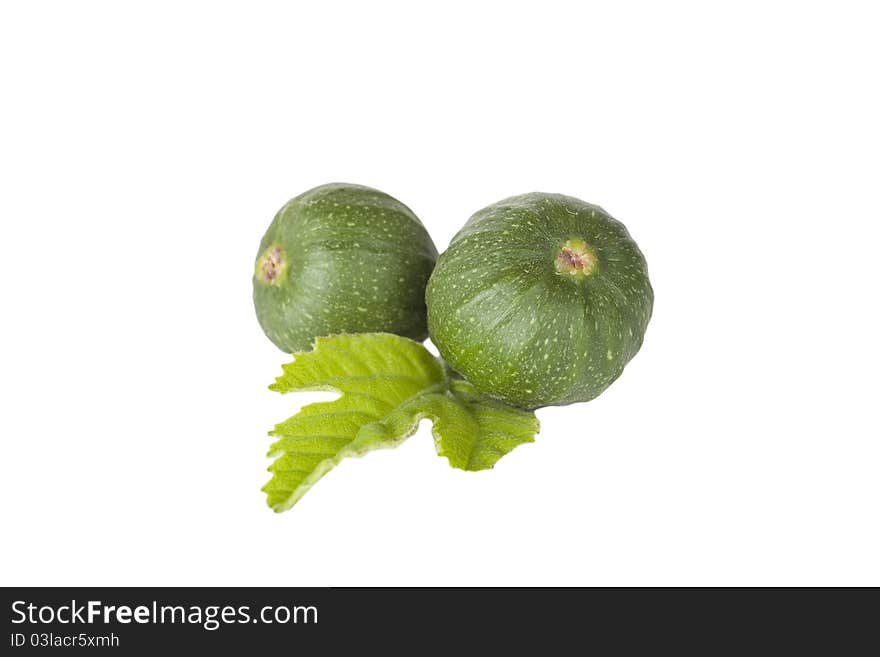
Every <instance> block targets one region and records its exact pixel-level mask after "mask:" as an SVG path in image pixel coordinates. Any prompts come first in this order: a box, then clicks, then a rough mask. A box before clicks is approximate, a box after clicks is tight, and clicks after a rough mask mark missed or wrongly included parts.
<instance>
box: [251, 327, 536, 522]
mask: <svg viewBox="0 0 880 657" xmlns="http://www.w3.org/2000/svg"><path fill="white" fill-rule="evenodd" d="M283 369H284V373H283V374H282V375H281V376H280V377H278V379H276V381H275V383H274V384H273V385H272V386H270V388H271V389H272V390H275V391H277V392H281V393H288V392H298V391H306V390H332V391H336V392H339V393H341V396H340V397H339V398H338V399H335V400H333V401H330V402H318V403H316V404H309V405H308V406H304V407H303V408H302V409H300V412H299V413H297V414H296V415H294V416H293V417H291V418H290V419H288V420H286V421H285V422H282V423H281V424H278V425H276V427H275V429H274V430H273V431H271V432H270V435H272V436H276V437H278V440H277V441H276V442H275V443H274V444H273V445H272V447H271V449H270V451H269V456H270V457H273V456H274V457H277V458H276V460H275V462H274V463H273V464H272V465H271V466H270V467H269V470H270V472H272V473H273V476H272V479H271V480H270V481H269V482H268V483H267V484H266V485H265V486H264V487H263V490H264V491H265V492H266V494H267V502H268V504H269V506H271V507H272V508H273V509H274V510H275V511H284V510H286V509H289V508H290V507H291V506H293V505H294V504H295V503H296V502H297V501H298V500H299V499H300V498H301V497H302V496H303V495H304V494H305V493H306V491H308V489H309V488H310V487H311V486H312V485H313V484H314V483H315V482H316V481H318V480H319V479H320V478H321V477H323V476H324V474H326V473H327V472H328V471H329V470H330V469H331V468H333V466H335V465H336V464H337V463H339V462H340V461H341V460H342V459H343V458H345V457H348V456H361V455H363V454H365V453H366V452H368V451H371V450H374V449H380V448H384V447H394V446H396V445H398V444H399V443H401V442H402V441H403V440H405V439H406V438H408V437H409V436H411V435H412V434H413V433H415V431H416V430H417V429H418V424H419V421H420V420H422V419H425V418H428V419H430V420H431V421H432V422H433V423H434V427H433V434H434V441H435V445H436V449H437V453H438V454H440V455H441V456H445V457H446V458H447V459H448V460H449V463H450V465H452V466H453V467H456V468H460V469H463V470H483V469H486V468H491V467H492V466H493V465H494V464H495V463H496V462H497V461H498V459H500V458H501V457H502V456H504V455H505V454H507V453H508V452H509V451H510V450H512V449H513V448H514V447H516V446H517V445H520V444H522V443H525V442H532V441H533V440H534V434H535V433H536V432H537V431H538V421H537V419H536V418H535V415H534V413H531V412H529V411H523V410H520V409H516V408H513V407H511V406H508V405H506V404H504V403H502V402H499V401H496V400H492V399H489V398H486V397H484V396H481V395H479V394H478V393H477V392H476V391H475V390H474V388H473V386H471V384H469V383H467V382H466V381H460V380H452V379H451V378H450V376H449V375H448V373H447V370H446V369H445V367H444V366H443V364H442V363H441V362H440V361H438V360H437V359H436V358H434V356H432V355H431V353H430V352H429V351H428V350H427V349H425V348H424V347H423V346H422V345H421V344H419V343H417V342H414V341H412V340H409V339H407V338H402V337H399V336H396V335H391V334H388V333H367V334H359V335H338V336H333V337H329V338H318V340H317V341H316V343H315V348H314V350H313V351H309V352H304V353H299V354H295V355H294V361H293V362H292V363H290V364H288V365H285V366H284V368H283Z"/></svg>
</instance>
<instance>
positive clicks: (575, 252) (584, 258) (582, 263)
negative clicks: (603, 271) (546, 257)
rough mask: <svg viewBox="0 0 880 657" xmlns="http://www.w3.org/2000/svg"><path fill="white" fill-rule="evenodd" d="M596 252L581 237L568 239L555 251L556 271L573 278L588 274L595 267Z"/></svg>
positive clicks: (596, 260) (596, 261)
mask: <svg viewBox="0 0 880 657" xmlns="http://www.w3.org/2000/svg"><path fill="white" fill-rule="evenodd" d="M597 263H598V259H597V258H596V253H595V252H594V251H593V249H592V248H590V247H589V246H588V245H587V243H586V242H584V241H583V240H581V239H570V240H567V241H566V242H565V244H563V245H562V248H561V249H559V251H557V253H556V263H555V264H556V271H557V272H559V273H560V274H567V275H569V276H573V277H574V278H583V277H584V276H588V275H590V274H591V273H593V271H594V270H595V269H596V265H597Z"/></svg>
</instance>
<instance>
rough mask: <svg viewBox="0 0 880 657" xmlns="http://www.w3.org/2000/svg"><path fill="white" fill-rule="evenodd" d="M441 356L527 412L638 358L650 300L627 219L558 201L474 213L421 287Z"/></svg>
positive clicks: (584, 390) (593, 385)
mask: <svg viewBox="0 0 880 657" xmlns="http://www.w3.org/2000/svg"><path fill="white" fill-rule="evenodd" d="M426 299H427V305H428V329H429V332H430V335H431V340H432V341H433V342H434V344H435V345H436V346H437V349H438V350H439V351H440V355H441V356H442V357H443V358H444V359H445V360H446V361H447V362H448V363H449V364H450V365H451V366H452V367H453V368H454V369H455V370H457V371H458V372H460V373H461V374H462V375H464V377H465V378H466V379H468V380H469V381H470V382H471V383H473V384H474V386H475V387H476V388H477V389H478V390H479V391H480V392H483V393H485V394H488V395H492V396H494V397H497V398H499V399H502V400H504V401H506V402H508V403H510V404H514V405H516V406H520V407H523V408H538V407H540V406H550V405H557V404H571V403H574V402H580V401H587V400H590V399H593V398H594V397H596V396H597V395H598V394H599V393H601V392H602V391H603V390H605V388H607V387H608V386H609V385H610V384H611V383H612V381H614V380H615V379H616V378H617V377H618V376H620V373H621V372H622V371H623V368H624V366H625V365H626V364H627V363H628V362H629V360H630V359H631V358H632V357H633V356H635V354H636V352H638V350H639V348H640V347H641V345H642V339H643V337H644V334H645V329H646V328H647V326H648V321H649V319H650V318H651V311H652V308H653V303H654V292H653V290H652V289H651V283H650V281H649V280H648V269H647V265H646V263H645V259H644V257H643V256H642V253H641V251H639V248H638V246H636V243H635V242H634V241H633V240H632V238H631V237H630V235H629V233H628V232H627V230H626V228H625V227H624V225H623V224H621V223H620V222H619V221H616V220H615V219H613V218H612V217H611V216H610V215H609V214H608V213H607V212H605V211H604V210H603V209H602V208H600V207H599V206H597V205H592V204H590V203H585V202H584V201H580V200H578V199H576V198H572V197H569V196H562V195H560V194H542V193H532V194H523V195H521V196H514V197H511V198H508V199H505V200H503V201H500V202H499V203H496V204H494V205H490V206H489V207H487V208H485V209H483V210H480V211H479V212H477V213H476V214H475V215H473V216H472V217H471V218H470V220H469V221H468V222H467V224H466V225H465V226H464V228H462V229H461V231H459V233H458V234H457V235H456V236H455V237H454V238H453V239H452V242H451V244H450V246H449V249H448V250H447V251H446V252H445V253H443V255H441V256H440V259H439V260H438V262H437V266H436V268H435V269H434V272H433V274H432V275H431V279H430V281H429V282H428V288H427V292H426Z"/></svg>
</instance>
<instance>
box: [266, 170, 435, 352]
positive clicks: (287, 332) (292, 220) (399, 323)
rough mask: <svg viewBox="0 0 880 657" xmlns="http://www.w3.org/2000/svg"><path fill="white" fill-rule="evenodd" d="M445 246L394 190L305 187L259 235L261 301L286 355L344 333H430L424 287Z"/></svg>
mask: <svg viewBox="0 0 880 657" xmlns="http://www.w3.org/2000/svg"><path fill="white" fill-rule="evenodd" d="M436 261H437V249H436V247H435V246H434V243H433V242H432V241H431V238H430V236H429V235H428V232H427V231H426V230H425V227H424V226H423V225H422V223H421V222H420V221H419V219H418V217H416V215H415V214H413V212H412V210H410V209H409V208H408V207H406V206H405V205H404V204H403V203H401V202H400V201H398V200H396V199H394V198H392V197H391V196H389V195H388V194H385V193H383V192H380V191H377V190H375V189H371V188H369V187H362V186H360V185H350V184H344V183H333V184H329V185H322V186H320V187H316V188H314V189H312V190H309V191H307V192H305V193H304V194H300V195H299V196H297V197H296V198H294V199H292V200H290V201H289V202H288V203H287V204H286V205H285V206H284V207H283V208H281V209H280V210H279V211H278V214H276V215H275V218H274V219H273V220H272V224H271V225H270V226H269V229H268V230H267V231H266V234H265V235H264V236H263V240H262V242H260V249H259V252H258V253H257V261H256V264H255V267H254V306H255V308H256V311H257V318H258V319H259V321H260V326H261V327H262V328H263V331H264V332H265V333H266V335H267V336H268V337H269V339H270V340H272V342H274V343H275V344H276V345H277V346H278V347H279V348H280V349H282V350H283V351H286V352H288V353H292V352H297V351H306V350H309V349H311V348H312V345H313V343H314V341H315V338H317V337H319V336H327V335H335V334H338V333H369V332H387V333H396V334H398V335H403V336H406V337H408V338H413V339H415V340H424V339H425V338H426V337H427V328H426V324H425V284H426V283H427V281H428V277H429V276H430V275H431V270H432V269H433V268H434V263H435V262H436Z"/></svg>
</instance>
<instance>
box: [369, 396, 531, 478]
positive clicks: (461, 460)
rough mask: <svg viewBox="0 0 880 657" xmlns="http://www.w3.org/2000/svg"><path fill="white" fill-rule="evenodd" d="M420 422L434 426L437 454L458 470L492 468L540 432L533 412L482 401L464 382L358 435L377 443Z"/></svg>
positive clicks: (424, 398)
mask: <svg viewBox="0 0 880 657" xmlns="http://www.w3.org/2000/svg"><path fill="white" fill-rule="evenodd" d="M423 419H430V420H431V421H432V422H433V424H434V426H433V429H432V433H433V434H434V444H435V446H436V448H437V453H438V454H439V455H440V456H445V457H446V458H447V459H449V465H451V466H452V467H454V468H458V469H460V470H487V469H489V468H491V467H492V466H494V465H495V463H497V462H498V459H500V458H501V457H502V456H504V455H505V454H507V453H508V452H510V451H511V450H512V449H513V448H514V447H517V446H518V445H522V444H523V443H531V442H534V440H535V434H536V433H538V429H539V424H538V418H536V417H535V414H534V413H532V412H531V411H524V410H521V409H519V408H514V407H513V406H509V405H507V404H505V403H504V402H500V401H497V400H495V399H491V398H489V397H486V396H484V395H480V394H479V393H478V392H477V391H476V390H474V387H473V386H472V385H471V384H470V383H468V382H467V381H451V382H450V383H449V389H447V390H445V391H443V392H432V393H427V394H423V395H419V396H418V397H415V398H413V399H411V400H409V401H408V402H407V403H405V404H403V405H401V407H400V408H398V409H396V410H395V411H394V412H392V413H390V414H389V415H388V417H386V418H385V419H383V420H381V421H380V422H377V423H375V424H372V425H369V426H365V427H363V429H361V433H362V434H363V435H364V436H369V437H370V439H371V440H375V441H382V440H393V439H394V436H398V435H404V436H411V435H412V434H413V433H415V430H416V429H417V428H418V424H419V421H420V420H423Z"/></svg>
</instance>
